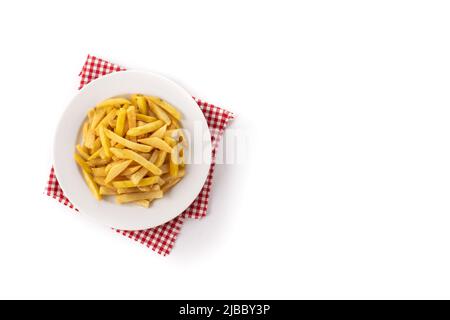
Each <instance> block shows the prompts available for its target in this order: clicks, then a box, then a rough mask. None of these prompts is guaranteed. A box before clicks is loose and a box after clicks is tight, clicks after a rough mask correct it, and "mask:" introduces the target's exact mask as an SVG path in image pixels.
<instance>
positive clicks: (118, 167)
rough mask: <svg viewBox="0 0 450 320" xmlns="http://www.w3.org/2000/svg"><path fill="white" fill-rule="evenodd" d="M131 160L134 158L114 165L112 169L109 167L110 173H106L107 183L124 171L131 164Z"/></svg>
mask: <svg viewBox="0 0 450 320" xmlns="http://www.w3.org/2000/svg"><path fill="white" fill-rule="evenodd" d="M131 162H133V160H127V161H124V162H122V163H119V164H116V165H114V166H112V167H111V169H109V171H108V174H107V175H106V178H105V183H109V182H111V181H112V180H113V179H114V178H115V177H117V176H118V175H119V174H121V173H122V171H124V170H125V169H126V168H127V167H128V166H129V165H130V163H131ZM113 185H114V183H113Z"/></svg>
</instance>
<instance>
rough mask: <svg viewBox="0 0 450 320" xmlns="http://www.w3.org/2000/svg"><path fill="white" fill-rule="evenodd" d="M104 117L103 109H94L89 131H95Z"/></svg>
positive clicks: (104, 111)
mask: <svg viewBox="0 0 450 320" xmlns="http://www.w3.org/2000/svg"><path fill="white" fill-rule="evenodd" d="M105 115H106V110H105V109H96V110H95V113H94V117H93V118H92V123H91V126H90V128H89V130H95V129H96V128H97V126H98V124H99V123H100V121H102V119H103V117H104V116H105Z"/></svg>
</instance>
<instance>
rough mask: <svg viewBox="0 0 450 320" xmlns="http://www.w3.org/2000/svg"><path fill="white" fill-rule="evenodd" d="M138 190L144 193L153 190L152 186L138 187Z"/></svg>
mask: <svg viewBox="0 0 450 320" xmlns="http://www.w3.org/2000/svg"><path fill="white" fill-rule="evenodd" d="M137 188H138V189H139V191H142V192H147V191H152V188H151V187H150V186H146V187H137Z"/></svg>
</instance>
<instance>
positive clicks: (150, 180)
mask: <svg viewBox="0 0 450 320" xmlns="http://www.w3.org/2000/svg"><path fill="white" fill-rule="evenodd" d="M160 179H161V178H160V177H159V176H153V177H147V178H144V179H142V180H141V181H139V183H138V184H137V185H136V184H134V183H133V181H131V180H123V181H113V182H112V185H113V186H114V188H117V189H118V188H133V187H145V186H150V185H152V184H155V183H158V182H159V180H160ZM105 182H106V181H105Z"/></svg>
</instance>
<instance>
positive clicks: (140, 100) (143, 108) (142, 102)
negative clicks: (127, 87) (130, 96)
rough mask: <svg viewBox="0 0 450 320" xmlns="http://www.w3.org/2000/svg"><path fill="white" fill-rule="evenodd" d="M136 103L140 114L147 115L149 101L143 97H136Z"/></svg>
mask: <svg viewBox="0 0 450 320" xmlns="http://www.w3.org/2000/svg"><path fill="white" fill-rule="evenodd" d="M136 103H137V106H138V108H139V112H140V113H142V114H147V100H146V99H145V97H143V96H137V97H136Z"/></svg>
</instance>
